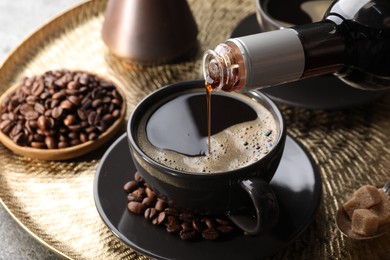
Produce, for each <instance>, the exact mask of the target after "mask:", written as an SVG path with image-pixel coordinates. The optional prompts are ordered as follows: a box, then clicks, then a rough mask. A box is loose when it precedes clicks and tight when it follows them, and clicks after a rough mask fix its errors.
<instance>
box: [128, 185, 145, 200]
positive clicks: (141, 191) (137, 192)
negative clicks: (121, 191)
mask: <svg viewBox="0 0 390 260" xmlns="http://www.w3.org/2000/svg"><path fill="white" fill-rule="evenodd" d="M131 193H132V194H134V195H138V196H141V197H143V198H144V197H145V196H146V193H145V188H143V187H139V188H137V189H136V190H133V191H132V192H131Z"/></svg>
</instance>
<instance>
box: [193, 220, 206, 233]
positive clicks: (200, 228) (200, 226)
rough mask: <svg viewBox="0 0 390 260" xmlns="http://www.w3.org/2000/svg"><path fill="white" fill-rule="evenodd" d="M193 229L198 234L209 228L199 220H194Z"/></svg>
mask: <svg viewBox="0 0 390 260" xmlns="http://www.w3.org/2000/svg"><path fill="white" fill-rule="evenodd" d="M192 228H193V229H194V230H195V231H197V232H202V231H203V230H205V229H206V228H207V226H206V224H205V223H204V222H202V221H200V220H199V219H193V220H192Z"/></svg>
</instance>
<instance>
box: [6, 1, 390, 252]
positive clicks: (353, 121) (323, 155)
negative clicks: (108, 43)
mask: <svg viewBox="0 0 390 260" xmlns="http://www.w3.org/2000/svg"><path fill="white" fill-rule="evenodd" d="M189 4H190V6H191V9H192V11H193V13H194V17H195V19H196V21H197V23H198V27H199V35H198V40H199V48H198V49H197V50H196V51H194V54H193V55H192V56H190V57H187V58H186V59H182V60H177V61H175V62H173V63H170V64H163V65H156V66H141V65H136V64H132V63H130V62H127V61H125V60H121V59H118V58H116V57H114V56H113V55H111V54H110V53H109V51H108V50H107V48H106V47H105V45H104V44H103V42H102V41H101V37H100V32H101V26H102V22H103V19H104V17H103V13H104V10H105V6H106V1H105V0H94V1H89V2H86V3H84V4H82V5H80V6H78V7H76V8H74V9H72V10H70V11H68V12H66V13H64V14H62V15H61V16H59V17H57V18H56V19H54V20H52V21H50V22H49V23H48V24H47V25H45V26H43V27H42V28H41V29H40V30H38V31H37V32H36V33H35V34H33V35H32V36H31V37H29V38H28V39H27V40H26V41H24V42H23V43H21V44H20V46H19V47H18V48H17V49H16V50H15V51H14V52H13V53H12V54H11V55H10V56H9V57H8V59H7V60H6V61H5V62H4V64H3V65H2V67H1V69H0V93H3V92H4V91H5V90H6V89H7V88H9V87H10V86H11V85H12V84H14V83H15V82H17V81H18V80H20V79H21V78H22V77H23V76H28V75H35V74H40V73H42V72H44V71H46V70H54V69H59V68H68V69H82V70H88V71H93V72H95V73H99V74H102V75H105V76H108V77H110V78H113V79H114V80H115V81H116V82H117V84H118V85H119V87H120V88H121V89H122V90H123V91H124V92H125V95H126V98H127V105H128V111H127V114H129V113H130V112H131V111H132V109H133V108H134V106H135V105H136V104H137V103H138V102H139V101H140V99H141V98H143V97H144V96H145V95H146V94H148V93H150V92H151V91H153V90H155V89H157V88H159V87H161V86H163V85H166V84H169V83H174V82H178V81H182V80H190V79H199V78H201V77H202V75H201V57H202V54H203V51H204V50H206V49H209V48H213V47H214V46H215V45H216V44H218V43H220V42H223V41H224V40H225V38H226V37H227V35H229V33H230V32H231V31H232V29H233V28H234V27H235V26H236V25H237V24H238V23H239V21H240V20H241V19H243V18H244V17H245V16H247V15H248V14H250V13H253V12H254V10H255V2H254V1H253V0H241V1H236V0H213V1H209V0H197V1H196V0H190V1H189ZM313 87H315V86H313ZM280 107H281V109H282V111H283V113H284V115H285V118H286V122H287V125H288V132H289V134H290V135H292V136H293V137H294V138H296V139H297V140H298V141H300V142H301V143H302V144H303V145H304V146H305V147H306V148H307V150H308V151H309V153H310V154H311V155H312V157H313V158H314V161H315V163H316V164H317V165H318V167H319V170H320V174H321V178H322V181H323V197H322V201H321V205H320V207H319V210H318V213H317V214H316V217H315V219H314V221H313V223H311V224H310V226H309V227H308V228H307V230H306V231H305V232H304V233H303V234H302V235H300V236H299V237H298V239H296V240H295V241H293V242H292V243H291V244H290V245H288V246H287V247H286V248H285V249H283V250H282V251H281V252H279V253H278V254H277V255H276V256H275V257H274V258H275V259H388V257H389V256H390V234H387V235H386V236H384V237H381V238H378V239H375V240H372V241H363V242H361V241H353V240H350V239H348V238H345V237H343V236H342V235H341V234H340V233H339V232H338V231H337V228H336V226H335V223H334V220H333V214H334V212H335V210H336V208H337V206H338V204H339V202H340V200H344V199H345V198H346V197H347V196H349V195H350V194H351V193H352V192H353V191H354V190H355V189H356V188H358V187H359V186H361V185H363V184H368V183H369V184H374V185H378V186H380V185H382V184H383V183H384V182H385V181H386V180H387V179H389V178H390V173H389V169H390V95H384V96H383V97H382V98H380V99H378V100H376V101H375V102H374V103H372V104H367V105H362V106H358V107H353V108H349V109H343V110H332V111H326V110H308V109H304V108H294V107H289V106H286V105H283V104H280ZM123 131H124V128H123ZM123 131H122V132H123ZM107 147H108V146H105V147H103V148H101V149H99V150H97V151H95V152H93V153H91V154H89V155H87V156H83V157H81V158H79V159H77V160H72V161H66V162H44V161H39V160H33V159H29V158H23V157H20V156H17V155H14V154H12V153H11V152H10V151H9V150H7V149H6V148H5V147H4V146H2V145H0V197H1V201H2V203H3V204H4V205H5V207H6V208H7V209H8V211H9V212H10V213H11V215H12V216H13V217H14V218H15V219H16V220H17V221H18V222H19V223H20V224H21V225H22V226H23V227H24V228H26V230H27V231H28V232H30V233H31V234H32V235H33V236H35V237H36V238H37V239H38V240H39V241H40V242H42V243H43V244H44V245H46V246H47V247H49V248H50V249H52V250H53V251H55V252H56V253H57V254H59V255H61V256H63V257H64V258H72V259H146V257H144V256H142V255H139V254H138V253H136V252H134V251H133V250H132V249H130V248H129V247H127V246H126V245H124V244H123V243H122V242H120V241H119V240H118V239H117V238H116V237H115V236H114V235H112V233H111V232H110V231H109V229H108V228H107V227H106V226H105V225H104V223H103V222H102V221H101V219H100V217H99V214H98V212H97V210H96V208H95V204H94V199H93V180H94V175H95V171H96V168H97V164H98V162H99V160H100V158H101V156H102V155H103V153H104V151H105V149H107ZM259 247H261V245H259Z"/></svg>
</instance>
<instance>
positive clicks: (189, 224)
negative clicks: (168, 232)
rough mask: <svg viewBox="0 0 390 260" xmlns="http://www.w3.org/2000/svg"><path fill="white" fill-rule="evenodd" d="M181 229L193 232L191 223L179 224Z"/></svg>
mask: <svg viewBox="0 0 390 260" xmlns="http://www.w3.org/2000/svg"><path fill="white" fill-rule="evenodd" d="M181 229H183V230H184V231H191V230H194V229H193V228H192V223H191V222H183V223H182V224H181Z"/></svg>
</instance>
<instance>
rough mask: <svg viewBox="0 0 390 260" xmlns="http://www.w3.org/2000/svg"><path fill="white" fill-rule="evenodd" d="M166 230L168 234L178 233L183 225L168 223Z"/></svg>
mask: <svg viewBox="0 0 390 260" xmlns="http://www.w3.org/2000/svg"><path fill="white" fill-rule="evenodd" d="M166 228H167V232H168V233H176V232H179V231H180V230H181V225H180V223H178V222H173V223H167V224H166Z"/></svg>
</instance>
